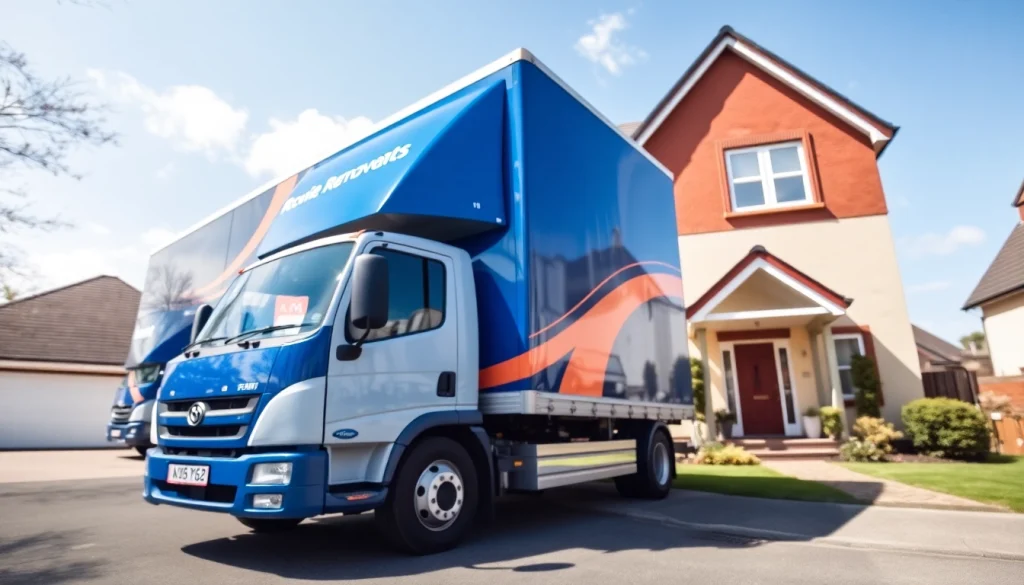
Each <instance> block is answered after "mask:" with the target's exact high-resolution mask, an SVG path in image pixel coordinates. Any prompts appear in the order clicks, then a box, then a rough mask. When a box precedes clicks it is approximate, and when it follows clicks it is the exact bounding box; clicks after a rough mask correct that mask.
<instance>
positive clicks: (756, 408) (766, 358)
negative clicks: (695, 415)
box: [736, 343, 786, 436]
mask: <svg viewBox="0 0 1024 585" xmlns="http://www.w3.org/2000/svg"><path fill="white" fill-rule="evenodd" d="M736 381H737V382H738V385H739V394H740V409H741V410H742V411H743V434H744V435H747V436H749V435H783V434H785V432H786V429H785V427H784V426H783V423H782V399H781V398H780V397H779V377H778V374H777V370H776V369H775V346H773V345H772V344H770V343H753V344H741V345H737V346H736Z"/></svg>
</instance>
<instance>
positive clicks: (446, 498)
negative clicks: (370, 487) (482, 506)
mask: <svg viewBox="0 0 1024 585" xmlns="http://www.w3.org/2000/svg"><path fill="white" fill-rule="evenodd" d="M477 499H478V494H477V483H476V469H474V467H473V460H472V459H470V457H469V454H468V453H466V450H465V449H464V448H463V447H462V445H460V444H458V443H456V442H455V441H453V440H451V439H447V438H444V437H430V438H428V439H425V440H423V441H422V442H419V443H417V444H416V445H415V446H414V447H413V448H412V450H411V452H410V453H409V454H408V455H407V457H406V459H405V460H404V461H403V462H402V464H401V467H399V469H398V473H397V474H396V476H395V479H394V481H393V482H392V483H391V491H390V492H389V493H388V499H387V501H386V502H385V503H384V505H383V506H382V507H381V508H380V509H378V510H377V511H376V512H375V517H376V521H377V524H378V525H379V526H380V527H381V529H382V531H383V532H384V534H385V535H386V536H387V537H388V538H390V539H391V540H392V542H394V543H395V544H396V545H397V546H398V547H399V548H402V549H404V550H406V551H408V552H410V553H412V554H417V555H424V554H431V553H436V552H440V551H444V550H448V549H450V548H452V547H454V546H455V545H456V544H457V543H458V542H459V539H461V538H462V536H463V534H464V533H465V532H466V530H467V529H468V528H469V527H470V526H471V525H472V523H473V517H474V516H475V515H476V507H477Z"/></svg>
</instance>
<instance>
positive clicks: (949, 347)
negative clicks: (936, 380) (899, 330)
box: [911, 325, 992, 376]
mask: <svg viewBox="0 0 1024 585" xmlns="http://www.w3.org/2000/svg"><path fill="white" fill-rule="evenodd" d="M911 327H912V328H913V330H914V343H915V344H916V345H917V357H918V361H919V362H920V364H921V373H922V374H924V373H926V372H943V371H947V370H955V369H959V368H963V369H965V370H967V371H970V372H974V373H975V374H976V375H978V376H991V375H992V361H991V360H990V359H989V357H988V352H987V350H985V349H984V348H971V349H961V348H959V347H957V346H955V345H953V344H952V343H950V342H948V341H946V340H945V339H942V338H941V337H939V336H937V335H935V334H934V333H930V332H928V331H925V330H924V329H922V328H920V327H918V326H917V325H912V326H911Z"/></svg>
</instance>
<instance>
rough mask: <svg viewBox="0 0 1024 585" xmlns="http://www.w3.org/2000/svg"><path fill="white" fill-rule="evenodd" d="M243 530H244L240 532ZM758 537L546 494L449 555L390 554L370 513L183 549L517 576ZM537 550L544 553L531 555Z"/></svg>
mask: <svg viewBox="0 0 1024 585" xmlns="http://www.w3.org/2000/svg"><path fill="white" fill-rule="evenodd" d="M243 530H244V529H243ZM758 544H760V542H759V541H754V540H750V539H743V538H715V537H714V535H710V536H704V535H701V534H698V533H694V532H692V531H685V530H679V529H673V528H669V527H666V526H657V525H653V524H651V523H645V522H636V521H631V520H628V519H624V518H622V517H620V516H615V515H610V514H602V513H600V512H593V511H586V510H576V509H570V508H566V507H565V504H564V502H559V501H558V500H553V501H549V499H548V498H547V497H546V496H545V497H530V498H525V499H515V500H507V501H502V502H501V503H500V504H499V506H498V510H497V515H496V519H495V521H494V522H493V523H492V524H491V525H489V526H488V527H486V528H482V529H479V530H477V531H476V532H475V533H473V534H471V535H470V536H469V537H468V538H467V539H466V541H465V542H463V544H462V545H461V546H460V547H459V548H457V549H455V550H453V551H449V552H447V553H442V554H438V555H433V556H428V557H408V556H405V555H401V554H399V553H396V552H393V551H392V549H391V548H390V545H389V544H388V543H387V542H386V541H385V540H384V538H383V537H382V536H380V535H379V534H378V533H377V531H376V530H375V527H374V524H373V518H372V515H370V514H363V515H360V516H349V517H339V516H336V517H327V518H323V519H319V520H313V521H310V522H306V523H304V524H302V525H301V526H300V527H299V528H297V529H296V530H295V531H293V532H290V533H286V534H279V535H256V534H248V533H243V534H239V535H237V536H233V537H228V538H219V539H215V540H209V541H206V542H200V543H196V544H190V545H187V546H185V547H183V548H182V551H183V552H185V553H186V554H189V555H192V556H195V557H198V558H201V559H205V560H208V561H211V562H215V563H221V564H224V565H228V566H233V567H239V568H245V569H249V570H254V571H259V572H265V573H269V574H274V575H278V576H280V577H284V578H290V579H308V580H331V579H346V580H358V579H374V578H393V577H400V576H406V575H415V574H420V573H430V572H434V571H439V570H444V569H448V568H452V567H463V568H468V569H474V570H479V571H482V572H486V571H514V572H522V573H535V572H557V571H561V570H565V569H570V568H572V567H574V566H575V564H574V563H570V562H564V561H562V560H560V559H558V558H557V556H558V553H560V552H564V551H568V550H571V549H586V550H592V551H599V552H602V553H612V552H617V551H623V550H652V551H661V550H669V549H682V548H688V547H709V546H710V547H716V548H745V547H749V546H757V545H758ZM538 555H546V556H548V557H549V558H545V559H543V562H538V561H540V559H531V557H535V556H538Z"/></svg>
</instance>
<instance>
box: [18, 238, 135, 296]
mask: <svg viewBox="0 0 1024 585" xmlns="http://www.w3.org/2000/svg"><path fill="white" fill-rule="evenodd" d="M147 258H148V256H147V255H146V253H145V252H143V251H141V250H140V249H139V248H137V247H135V246H125V247H123V248H77V249H73V250H67V251H62V252H49V253H43V254H36V255H33V256H31V257H29V259H28V260H29V262H28V263H29V265H30V266H32V269H33V272H34V273H35V275H34V277H33V278H32V285H33V288H34V289H35V290H37V291H41V290H46V289H49V288H54V287H58V286H63V285H66V284H71V283H73V282H78V281H81V280H85V279H87V278H92V277H94V276H99V275H101V274H108V275H111V276H118V277H120V278H121V279H123V280H124V281H125V282H128V283H129V284H131V285H132V286H135V287H137V288H139V289H141V288H142V284H143V282H144V281H145V276H146V261H147Z"/></svg>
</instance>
